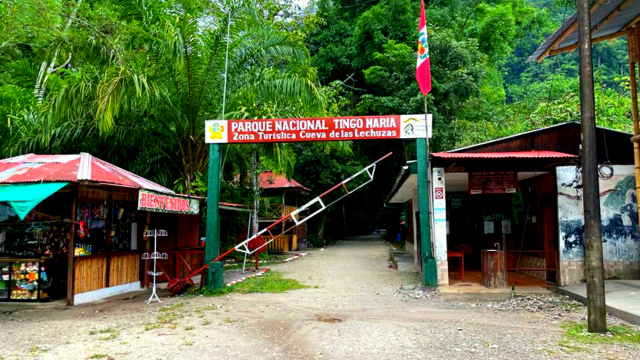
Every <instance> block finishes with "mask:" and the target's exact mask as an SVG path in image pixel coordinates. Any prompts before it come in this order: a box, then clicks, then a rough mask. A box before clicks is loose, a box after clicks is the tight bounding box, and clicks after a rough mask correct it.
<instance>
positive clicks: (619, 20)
mask: <svg viewBox="0 0 640 360" xmlns="http://www.w3.org/2000/svg"><path fill="white" fill-rule="evenodd" d="M625 1H627V0H608V1H600V2H596V1H594V2H593V4H592V7H593V6H594V5H595V4H596V3H598V8H597V9H596V10H595V11H593V12H592V13H591V29H595V28H596V27H598V26H599V24H601V23H602V24H601V25H600V26H599V28H598V29H597V31H594V30H592V32H591V38H592V39H595V38H599V37H602V36H606V35H610V34H614V33H617V32H619V31H622V30H625V29H626V28H627V26H628V25H629V24H631V23H632V21H634V19H635V18H636V17H638V15H640V1H637V0H631V1H629V2H628V3H626V4H624V6H626V8H624V9H623V10H622V11H620V12H619V13H618V14H617V15H615V16H612V17H611V18H610V19H609V20H605V19H606V18H607V16H609V14H611V13H613V12H614V11H615V10H616V9H617V8H618V7H619V6H620V5H623V3H625ZM577 21H578V15H577V14H576V13H574V14H573V15H571V16H570V17H569V18H568V19H567V20H566V21H565V22H564V24H562V26H560V27H559V28H558V29H557V30H556V31H555V32H554V33H553V34H552V35H551V36H550V37H549V38H548V39H547V41H545V42H544V43H543V44H542V45H540V47H539V48H538V49H537V50H536V51H535V52H534V53H533V54H532V55H531V56H530V57H529V59H527V62H531V61H536V60H537V59H538V57H540V55H542V54H543V53H544V52H545V51H547V49H549V48H550V47H551V46H552V44H553V43H554V42H555V41H556V40H557V39H558V38H560V36H561V35H562V34H563V33H564V32H565V30H567V29H569V28H571V27H572V26H574V24H575V23H576V22H577ZM577 43H578V29H577V28H576V29H574V30H573V31H572V32H571V33H570V34H569V35H568V36H567V37H566V38H564V39H563V40H562V41H560V43H559V44H557V45H556V46H554V47H553V49H559V48H565V47H567V46H571V45H576V44H577Z"/></svg>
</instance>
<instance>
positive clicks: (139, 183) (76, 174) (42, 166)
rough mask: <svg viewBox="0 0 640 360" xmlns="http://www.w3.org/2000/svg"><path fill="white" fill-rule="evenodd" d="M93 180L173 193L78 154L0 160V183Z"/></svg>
mask: <svg viewBox="0 0 640 360" xmlns="http://www.w3.org/2000/svg"><path fill="white" fill-rule="evenodd" d="M61 181H64V182H71V183H78V182H84V181H88V182H96V183H102V184H111V185H116V186H122V187H129V188H136V189H145V190H152V191H157V192H160V193H165V194H174V192H173V191H171V190H170V189H167V188H166V187H164V186H162V185H159V184H156V183H154V182H152V181H149V180H147V179H145V178H143V177H141V176H138V175H136V174H134V173H131V172H129V171H126V170H124V169H121V168H119V167H117V166H115V165H112V164H109V163H108V162H106V161H102V160H100V159H98V158H95V157H93V156H91V155H90V154H87V153H81V154H79V155H34V154H27V155H22V156H17V157H13V158H8V159H3V160H0V184H17V183H31V182H61Z"/></svg>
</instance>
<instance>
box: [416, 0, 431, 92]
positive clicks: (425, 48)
mask: <svg viewBox="0 0 640 360" xmlns="http://www.w3.org/2000/svg"><path fill="white" fill-rule="evenodd" d="M421 3H422V5H421V7H420V26H419V27H418V31H419V32H420V33H419V34H418V64H417V65H416V80H418V85H420V91H422V94H423V95H425V96H426V95H427V94H428V93H429V91H431V62H430V61H429V43H428V41H427V19H426V18H425V16H424V0H422V1H421Z"/></svg>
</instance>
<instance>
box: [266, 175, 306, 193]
mask: <svg viewBox="0 0 640 360" xmlns="http://www.w3.org/2000/svg"><path fill="white" fill-rule="evenodd" d="M260 187H261V188H263V189H270V190H273V189H300V190H304V191H311V190H310V189H308V188H306V187H304V186H302V185H301V184H300V183H299V182H297V181H295V180H293V179H291V180H287V177H286V176H284V175H276V174H274V173H273V172H272V171H270V170H269V171H264V172H262V173H260Z"/></svg>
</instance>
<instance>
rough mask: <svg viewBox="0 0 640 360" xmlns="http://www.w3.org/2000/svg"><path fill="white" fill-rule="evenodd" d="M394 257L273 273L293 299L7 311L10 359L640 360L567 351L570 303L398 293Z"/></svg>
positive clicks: (623, 350) (634, 352)
mask: <svg viewBox="0 0 640 360" xmlns="http://www.w3.org/2000/svg"><path fill="white" fill-rule="evenodd" d="M368 240H371V239H368ZM388 256H389V254H388V245H386V244H383V243H382V242H380V241H377V240H373V241H343V242H340V243H339V244H338V245H336V246H332V247H331V248H328V249H326V250H324V251H319V250H313V251H311V255H309V256H307V257H305V258H301V259H298V260H296V261H293V262H290V263H286V264H279V265H275V266H271V268H272V269H273V270H277V271H280V272H282V273H283V274H285V276H288V277H292V278H296V279H298V280H300V281H301V282H303V283H305V284H307V285H310V286H311V287H310V288H308V289H303V290H297V291H292V292H289V293H285V294H248V295H240V294H232V295H228V296H224V297H218V298H208V297H201V296H197V297H183V298H167V297H166V293H165V294H164V297H163V294H162V293H161V297H162V299H163V303H162V304H153V305H149V306H147V305H145V304H144V300H145V299H146V297H147V296H148V295H147V294H137V295H135V296H131V295H129V296H128V297H122V298H120V299H118V300H110V301H106V302H102V303H99V304H93V305H86V306H77V307H74V308H65V307H48V308H42V307H41V308H27V307H20V308H18V310H15V311H7V310H6V309H10V308H8V307H3V306H0V312H2V313H1V314H2V315H0V329H1V330H0V359H36V358H41V359H65V360H71V359H89V358H94V359H107V358H108V357H110V358H113V359H117V360H119V359H190V360H193V359H231V358H234V359H240V358H241V359H357V360H365V359H447V360H448V359H509V360H512V359H640V349H639V348H638V347H633V346H623V345H606V346H605V345H598V346H589V347H588V348H587V347H586V346H585V345H576V346H577V347H581V348H582V349H576V348H573V347H567V345H566V344H565V345H564V346H561V345H560V344H558V341H561V340H562V339H563V332H562V329H561V328H560V324H561V323H562V322H563V321H565V319H580V318H581V317H582V316H583V315H584V312H583V309H582V308H581V307H580V306H579V305H575V304H570V305H571V306H569V307H568V308H565V307H561V306H560V305H562V304H564V302H563V301H564V300H563V299H562V298H560V297H552V298H549V299H536V298H527V299H522V300H518V301H511V302H507V303H499V304H461V303H452V302H447V301H444V300H441V299H440V298H439V296H438V295H437V293H433V292H425V291H422V290H420V289H417V290H399V289H400V288H401V287H402V286H403V285H408V284H418V282H419V279H418V278H417V276H416V274H412V273H402V272H398V271H396V270H392V269H390V268H389V267H388V262H387V260H388ZM167 306H170V307H171V308H166V307H167ZM163 307H164V308H163ZM163 310H164V311H163Z"/></svg>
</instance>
